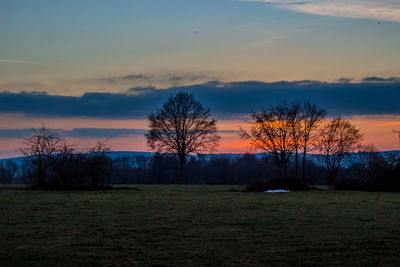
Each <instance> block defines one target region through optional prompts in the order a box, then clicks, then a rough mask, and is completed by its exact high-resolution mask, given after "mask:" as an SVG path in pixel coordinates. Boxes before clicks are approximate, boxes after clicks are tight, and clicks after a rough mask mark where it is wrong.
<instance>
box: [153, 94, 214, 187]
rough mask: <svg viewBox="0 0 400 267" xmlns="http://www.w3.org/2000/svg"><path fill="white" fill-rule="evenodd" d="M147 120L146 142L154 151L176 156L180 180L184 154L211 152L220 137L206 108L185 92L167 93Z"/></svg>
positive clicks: (183, 171)
mask: <svg viewBox="0 0 400 267" xmlns="http://www.w3.org/2000/svg"><path fill="white" fill-rule="evenodd" d="M148 121H149V124H148V126H149V129H150V130H149V132H148V133H147V134H145V136H146V139H147V143H148V144H149V146H150V147H151V148H152V149H153V150H155V151H157V152H161V153H174V154H176V155H177V156H178V158H179V162H180V170H181V172H180V173H181V182H182V183H183V182H184V179H185V178H186V173H185V170H186V158H187V156H188V155H189V154H191V153H204V152H211V151H213V150H215V148H216V146H217V145H218V142H219V140H220V137H219V136H218V135H217V126H216V120H215V119H214V118H212V117H211V112H210V110H209V109H207V108H204V107H203V106H202V105H201V104H200V102H198V101H197V100H195V98H194V96H193V95H192V94H189V93H184V92H180V93H178V94H176V95H175V96H172V97H170V98H169V99H168V101H167V102H166V103H165V104H164V105H163V107H162V108H161V109H159V110H157V111H156V112H155V113H151V114H150V115H149V116H148Z"/></svg>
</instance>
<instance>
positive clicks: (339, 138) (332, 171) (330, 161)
mask: <svg viewBox="0 0 400 267" xmlns="http://www.w3.org/2000/svg"><path fill="white" fill-rule="evenodd" d="M362 139H363V134H362V133H361V131H360V130H359V129H357V128H356V127H355V126H354V125H353V124H351V123H350V122H349V121H347V120H344V119H342V118H340V117H337V118H334V119H332V120H331V121H329V122H328V123H327V124H326V125H325V126H323V127H322V128H321V129H320V131H319V140H318V143H317V144H316V147H317V148H318V150H319V151H320V153H321V154H323V156H324V160H325V163H326V167H327V168H328V177H329V178H328V185H330V186H332V185H333V184H334V182H335V178H336V174H337V171H338V170H339V168H340V163H341V161H342V160H343V158H344V157H345V156H346V155H348V154H349V153H351V152H354V151H355V150H356V149H358V148H359V147H360V144H361V141H362Z"/></svg>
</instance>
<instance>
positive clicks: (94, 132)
mask: <svg viewBox="0 0 400 267" xmlns="http://www.w3.org/2000/svg"><path fill="white" fill-rule="evenodd" d="M53 130H55V131H57V132H58V133H59V134H60V135H61V136H63V137H89V138H112V137H125V136H133V135H144V134H145V133H146V132H147V130H145V129H115V128H75V129H72V130H60V129H53ZM31 134H32V129H0V138H22V137H26V136H30V135H31Z"/></svg>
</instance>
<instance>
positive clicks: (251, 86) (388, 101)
mask: <svg viewBox="0 0 400 267" xmlns="http://www.w3.org/2000/svg"><path fill="white" fill-rule="evenodd" d="M371 79H372V78H371V77H367V78H365V79H363V80H362V81H361V82H351V83H348V82H347V81H344V82H336V83H327V82H319V81H309V80H306V81H293V82H287V81H281V82H273V83H266V82H257V81H245V82H230V83H223V82H219V81H213V82H208V83H203V84H196V85H190V86H173V87H170V88H166V89H155V88H153V87H150V88H132V89H131V90H132V91H135V90H139V91H140V90H142V91H145V92H146V93H141V94H134V93H132V92H129V91H128V92H125V93H86V94H84V95H82V96H62V95H49V94H46V93H43V92H42V93H41V92H20V93H11V92H2V93H0V112H3V113H23V114H26V115H28V116H44V117H92V118H121V119H122V118H141V119H142V118H145V117H146V116H147V115H148V114H150V113H151V112H153V111H154V110H155V109H157V108H160V107H161V105H162V104H163V103H164V102H165V101H166V100H167V99H168V97H169V96H171V95H173V94H176V93H177V92H179V91H185V92H190V93H193V94H194V95H195V97H196V98H197V99H198V100H199V101H200V102H201V103H202V104H203V105H204V106H206V107H209V108H210V109H211V111H212V112H213V114H215V115H216V116H217V117H218V118H220V119H225V118H229V119H231V118H236V119H238V118H242V117H243V116H244V115H247V114H249V112H250V111H252V110H259V109H260V108H261V107H266V106H269V105H273V104H276V103H279V102H282V101H295V100H298V101H303V100H308V101H311V102H314V103H317V104H319V105H320V106H323V107H326V108H327V109H328V111H329V112H330V114H331V115H372V114H400V106H399V104H398V99H400V91H399V88H400V81H399V80H398V78H379V77H374V79H373V80H374V82H371ZM366 81H369V82H366ZM388 81H391V82H388Z"/></svg>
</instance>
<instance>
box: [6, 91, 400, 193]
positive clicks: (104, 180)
mask: <svg viewBox="0 0 400 267" xmlns="http://www.w3.org/2000/svg"><path fill="white" fill-rule="evenodd" d="M148 128H149V131H148V133H147V134H146V135H145V137H146V141H147V143H148V145H149V147H150V148H152V149H153V151H155V152H156V153H155V155H154V157H152V158H148V157H143V156H142V157H139V156H135V157H123V158H117V159H111V158H109V157H108V156H107V154H106V152H107V150H108V149H107V147H106V146H105V144H104V143H101V142H99V143H98V144H97V146H96V147H94V148H92V149H90V150H89V151H85V152H78V151H76V150H74V149H73V147H72V146H71V145H69V144H68V143H67V142H66V140H64V139H63V138H61V137H60V136H59V135H58V134H57V133H56V132H55V131H53V130H51V129H47V128H46V127H42V128H40V129H33V134H32V135H31V136H29V137H26V138H25V139H24V141H23V143H22V147H21V152H22V153H23V154H24V155H25V156H26V160H25V161H24V163H23V164H22V166H21V171H20V177H22V178H21V179H24V181H25V182H26V183H29V184H33V185H34V186H36V187H38V188H54V189H60V188H61V189H77V188H96V187H98V186H100V185H106V184H110V183H181V184H182V183H186V184H190V183H198V184H217V183H218V184H248V185H249V188H251V187H253V188H258V189H260V190H261V189H264V188H267V187H286V188H291V189H306V188H308V185H310V184H327V185H329V186H331V187H333V186H336V187H341V188H353V189H357V188H358V189H368V190H371V188H373V187H379V186H380V188H381V189H379V190H384V189H383V188H384V187H387V188H389V187H391V188H395V187H396V186H397V184H398V181H399V179H400V176H399V174H398V172H399V168H400V167H399V166H400V160H399V158H398V157H395V156H393V157H392V158H390V159H388V158H384V157H382V156H380V155H379V154H378V153H377V152H376V151H372V150H373V149H371V148H369V150H370V151H364V150H365V149H364V150H363V149H362V147H361V141H362V140H363V134H362V133H361V131H360V129H358V128H357V127H356V126H354V125H353V124H352V123H351V122H350V121H348V120H346V119H343V118H341V117H336V118H331V119H327V110H326V109H325V108H322V107H319V106H318V105H316V104H313V103H310V102H283V103H279V104H277V105H273V106H270V107H267V108H263V109H261V110H260V111H254V112H252V113H251V120H250V122H249V125H248V127H245V128H240V133H239V135H240V137H241V138H242V139H243V140H244V141H246V142H247V143H248V145H249V147H250V148H252V149H253V151H254V152H256V151H258V152H263V153H265V155H264V156H263V157H255V156H254V155H252V154H248V155H244V156H243V157H239V158H236V159H232V158H226V157H217V156H204V154H205V153H212V152H214V151H216V148H217V146H218V142H219V141H220V136H219V135H218V131H217V121H216V119H215V118H213V117H212V114H211V111H210V110H209V109H207V108H205V107H203V106H202V105H201V103H200V102H198V101H197V100H196V99H195V98H194V96H193V95H191V94H189V93H183V92H181V93H178V94H176V95H174V96H171V97H170V98H169V99H168V100H167V102H166V103H165V104H164V105H163V106H162V107H161V108H160V109H158V110H156V111H155V112H154V113H151V114H150V115H149V116H148ZM357 151H359V153H358V154H357V155H360V157H361V155H362V158H363V162H362V163H361V161H360V162H359V163H357V164H356V163H354V164H352V165H351V166H346V168H341V163H342V161H343V159H344V158H345V157H346V156H348V155H349V154H351V153H354V152H357ZM310 152H313V153H318V154H320V155H321V160H322V161H323V162H324V165H325V166H321V165H320V164H315V162H313V161H312V160H309V159H308V157H309V153H310ZM194 155H197V156H194ZM353 155H354V154H353ZM367 155H368V157H367ZM7 168H8V169H7V170H8V171H10V168H11V166H8V167H7ZM3 169H4V166H1V168H0V175H2V173H3V171H2V170H3ZM356 170H357V171H356ZM357 175H358V176H357ZM2 177H3V176H2ZM4 177H5V176H4ZM0 178H1V177H0ZM29 179H30V180H29ZM383 180H385V181H384V182H383ZM379 183H380V185H379V186H378V184H379ZM367 184H369V185H367ZM389 184H390V185H389ZM394 185H396V186H394ZM393 186H394V187H393Z"/></svg>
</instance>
